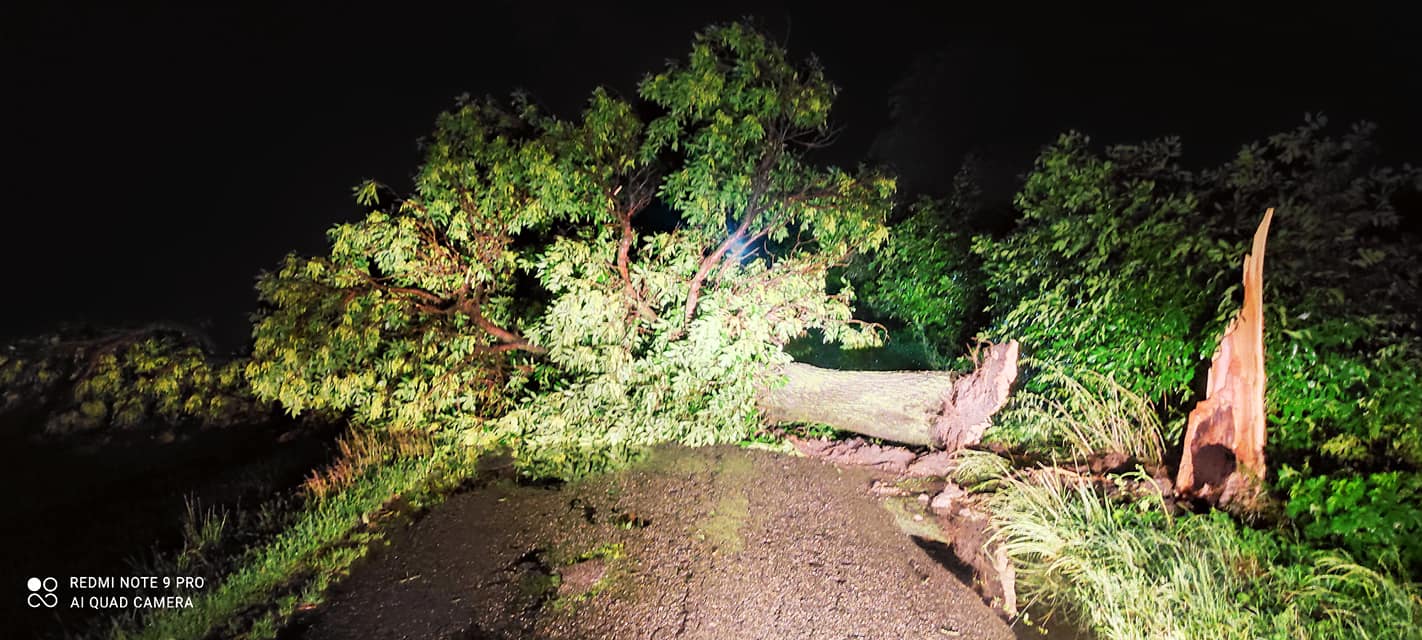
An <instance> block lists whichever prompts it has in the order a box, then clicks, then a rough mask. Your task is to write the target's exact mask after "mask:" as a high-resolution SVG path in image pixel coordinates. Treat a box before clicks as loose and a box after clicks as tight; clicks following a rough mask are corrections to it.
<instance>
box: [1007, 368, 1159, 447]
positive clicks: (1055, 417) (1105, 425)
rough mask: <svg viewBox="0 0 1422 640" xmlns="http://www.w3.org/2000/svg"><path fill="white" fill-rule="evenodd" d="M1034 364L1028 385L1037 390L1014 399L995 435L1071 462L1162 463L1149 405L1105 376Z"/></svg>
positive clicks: (1156, 417) (1156, 420)
mask: <svg viewBox="0 0 1422 640" xmlns="http://www.w3.org/2000/svg"><path fill="white" fill-rule="evenodd" d="M1037 366H1038V367H1039V370H1038V371H1037V373H1036V374H1035V376H1034V378H1033V386H1034V387H1036V388H1038V389H1039V390H1037V391H1022V392H1018V393H1017V394H1016V396H1014V398H1013V400H1012V402H1011V404H1010V405H1009V406H1008V407H1007V409H1006V410H1005V411H1004V412H1003V413H1002V415H1001V416H1000V417H999V418H998V419H997V422H998V424H999V425H1000V426H999V427H996V430H997V431H998V433H997V434H995V435H996V437H999V438H1001V437H1003V436H1004V435H1005V436H1007V437H1008V438H1009V439H1010V440H1012V442H1011V444H1013V445H1015V446H1017V447H1020V448H1024V449H1028V450H1033V449H1035V450H1047V451H1050V452H1053V453H1062V454H1065V455H1066V456H1067V457H1070V458H1076V459H1086V458H1089V457H1091V456H1092V455H1094V454H1098V453H1110V452H1117V453H1123V454H1126V455H1127V456H1130V457H1133V458H1135V459H1136V460H1137V461H1139V462H1141V463H1143V464H1146V465H1158V464H1160V463H1161V460H1162V458H1163V457H1164V452H1165V444H1164V437H1163V435H1164V428H1163V427H1162V426H1161V422H1160V417H1159V415H1158V414H1157V413H1156V411H1155V409H1154V408H1153V407H1152V406H1151V405H1150V403H1149V402H1147V401H1146V400H1145V399H1143V398H1141V397H1140V396H1139V395H1136V394H1135V393H1132V392H1131V391H1130V390H1129V389H1127V388H1125V387H1124V386H1122V385H1121V384H1120V383H1118V382H1116V381H1115V379H1113V378H1111V377H1109V376H1104V375H1101V374H1099V373H1095V372H1091V371H1081V372H1076V373H1073V374H1067V373H1066V372H1065V371H1063V370H1062V369H1061V368H1060V367H1059V366H1055V365H1043V364H1040V363H1039V364H1038V365H1037Z"/></svg>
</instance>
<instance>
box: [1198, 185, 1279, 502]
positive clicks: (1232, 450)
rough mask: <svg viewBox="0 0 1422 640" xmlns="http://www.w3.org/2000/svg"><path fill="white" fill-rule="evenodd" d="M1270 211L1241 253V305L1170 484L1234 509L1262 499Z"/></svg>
mask: <svg viewBox="0 0 1422 640" xmlns="http://www.w3.org/2000/svg"><path fill="white" fill-rule="evenodd" d="M1273 217H1274V210H1273V209H1269V210H1268V211H1267V212H1265V213H1264V220H1263V221H1262V222H1260V223H1259V229H1258V230H1257V231H1256V232H1255V233H1254V246H1253V249H1252V251H1251V253H1250V254H1249V255H1246V256H1245V257H1244V305H1243V307H1241V308H1240V310H1239V315H1238V316H1236V317H1235V319H1234V321H1233V322H1231V323H1230V326H1229V329H1228V330H1226V331H1225V334H1224V337H1223V338H1221V339H1220V345H1219V348H1218V349H1216V351H1215V355H1214V359H1213V361H1212V362H1211V363H1210V374H1209V379H1208V382H1207V384H1206V392H1205V399H1204V400H1202V401H1200V403H1199V404H1198V405H1196V406H1195V409H1194V410H1193V411H1191V412H1190V417H1189V421H1188V422H1187V426H1186V428H1185V449H1184V453H1183V454H1182V456H1181V458H1180V471H1179V473H1178V474H1177V476H1176V481H1175V490H1176V492H1177V493H1179V494H1180V495H1183V496H1188V497H1195V498H1200V499H1203V500H1205V501H1207V502H1209V503H1210V504H1213V505H1216V506H1221V507H1226V508H1229V509H1231V510H1234V511H1241V512H1255V511H1257V508H1258V505H1259V501H1260V500H1261V499H1262V498H1263V497H1264V474H1265V472H1266V471H1267V468H1266V467H1265V464H1264V438H1265V427H1264V243H1265V239H1266V237H1267V236H1268V234H1269V222H1270V221H1271V220H1272V219H1273Z"/></svg>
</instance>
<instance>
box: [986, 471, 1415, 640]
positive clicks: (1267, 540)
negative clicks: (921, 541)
mask: <svg viewBox="0 0 1422 640" xmlns="http://www.w3.org/2000/svg"><path fill="white" fill-rule="evenodd" d="M991 506H992V512H993V523H994V526H995V527H996V534H995V537H994V541H995V542H996V543H998V544H1000V545H1001V547H1002V549H1003V550H1004V551H1005V552H1006V553H1007V555H1008V556H1009V557H1010V558H1012V560H1013V562H1014V563H1015V565H1016V566H1017V580H1018V583H1017V584H1018V588H1019V590H1020V591H1021V595H1022V596H1024V597H1025V598H1026V599H1028V600H1030V601H1034V602H1036V603H1040V604H1042V605H1045V606H1046V607H1047V608H1049V609H1065V610H1066V611H1068V612H1070V613H1071V614H1072V615H1073V617H1075V618H1076V619H1077V620H1078V621H1079V622H1080V623H1081V624H1082V625H1083V626H1086V627H1088V628H1090V629H1091V630H1092V631H1093V632H1094V633H1096V634H1097V635H1098V636H1099V637H1101V638H1103V639H1105V640H1115V639H1122V640H1124V639H1126V638H1131V639H1142V638H1144V639H1157V638H1159V639H1162V640H1163V639H1167V638H1169V639H1175V640H1179V639H1190V638H1202V639H1203V638H1240V639H1245V638H1250V639H1253V638H1279V639H1285V638H1320V639H1322V638H1329V639H1349V638H1358V639H1363V638H1418V637H1422V633H1419V630H1418V625H1419V624H1422V600H1419V598H1418V596H1417V593H1416V591H1415V587H1414V585H1410V584H1407V583H1405V582H1403V581H1400V580H1398V579H1396V578H1394V577H1392V576H1390V575H1388V574H1386V573H1383V572H1380V571H1377V570H1373V569H1369V568H1367V567H1364V566H1361V565H1359V564H1356V563H1354V562H1353V561H1352V560H1351V559H1350V558H1349V557H1348V556H1347V555H1346V554H1343V553H1340V552H1328V551H1317V550H1313V549H1309V548H1307V547H1304V546H1301V545H1297V544H1292V543H1289V542H1288V541H1287V539H1286V538H1283V537H1280V536H1277V535H1274V534H1272V533H1271V532H1261V531H1253V530H1249V529H1245V528H1241V527H1239V526H1238V525H1236V524H1235V523H1234V522H1232V521H1231V520H1230V519H1229V518H1228V517H1227V516H1225V515H1224V514H1221V513H1212V514H1208V515H1185V516H1179V517H1173V516H1172V515H1171V514H1170V511H1169V509H1168V508H1167V507H1166V504H1165V502H1164V501H1163V500H1162V499H1159V497H1156V498H1145V499H1141V500H1136V501H1134V502H1129V503H1117V502H1115V501H1113V500H1112V499H1110V498H1107V497H1105V496H1104V495H1102V494H1101V493H1099V492H1098V491H1097V490H1096V489H1094V488H1093V487H1092V486H1091V485H1088V484H1079V483H1071V481H1069V480H1064V479H1063V475H1061V474H1058V473H1051V472H1045V471H1044V472H1037V473H1032V474H1029V475H1028V476H1027V477H1025V478H1024V477H1015V478H1012V479H1010V480H1008V481H1007V484H1006V485H1005V486H1004V488H1003V489H1002V490H1001V491H999V492H998V493H997V494H995V495H994V497H993V499H992V501H991Z"/></svg>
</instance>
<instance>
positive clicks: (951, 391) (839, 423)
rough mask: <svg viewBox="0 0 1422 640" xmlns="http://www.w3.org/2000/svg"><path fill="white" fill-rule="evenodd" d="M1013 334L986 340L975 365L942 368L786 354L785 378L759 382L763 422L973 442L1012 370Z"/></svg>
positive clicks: (946, 445)
mask: <svg viewBox="0 0 1422 640" xmlns="http://www.w3.org/2000/svg"><path fill="white" fill-rule="evenodd" d="M1017 350H1018V348H1017V342H1016V341H1009V342H1006V343H1003V344H994V345H988V346H987V347H986V348H985V349H983V351H982V352H981V354H980V362H979V363H978V367H977V369H976V370H974V371H973V372H972V373H970V374H968V375H965V376H960V375H957V374H953V373H949V372H946V371H837V370H834V369H822V368H820V367H815V366H811V365H808V364H802V363H799V362H792V363H790V364H789V365H786V366H785V367H784V368H783V369H781V370H780V371H779V374H780V375H782V376H784V377H785V384H784V385H780V386H775V385H771V386H770V387H768V388H765V389H762V390H761V393H760V395H759V397H758V398H757V399H756V405H757V406H758V407H759V408H760V410H761V414H762V415H763V416H764V418H765V420H766V422H768V423H771V424H776V423H793V422H799V423H814V424H827V425H829V426H831V427H834V428H836V429H842V430H844V431H852V432H854V433H858V434H861V435H866V436H871V437H875V438H882V439H884V440H890V441H893V442H900V443H903V444H910V445H921V446H930V447H934V448H938V449H946V450H949V451H953V450H957V449H960V448H962V447H966V446H971V445H974V444H977V443H978V442H979V441H980V440H981V439H982V436H983V431H984V430H985V429H987V427H988V425H989V424H991V421H990V419H991V418H992V416H993V414H995V413H997V412H998V410H1000V409H1002V406H1003V404H1005V403H1006V402H1007V395H1008V391H1009V390H1010V389H1011V386H1012V383H1013V381H1014V380H1015V379H1016V378H1017Z"/></svg>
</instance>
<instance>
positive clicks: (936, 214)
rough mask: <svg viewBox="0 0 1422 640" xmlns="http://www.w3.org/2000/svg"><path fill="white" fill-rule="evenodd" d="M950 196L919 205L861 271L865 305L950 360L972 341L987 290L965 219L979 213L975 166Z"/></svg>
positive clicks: (961, 174) (858, 273) (967, 168)
mask: <svg viewBox="0 0 1422 640" xmlns="http://www.w3.org/2000/svg"><path fill="white" fill-rule="evenodd" d="M953 187H954V188H953V194H952V195H951V196H950V197H948V198H946V199H944V200H942V201H938V200H933V199H930V198H922V199H920V200H919V201H918V202H916V203H914V204H913V206H912V207H910V209H909V214H908V216H907V217H906V218H905V219H904V220H902V221H900V222H899V223H897V224H895V225H893V227H892V228H891V232H890V236H889V240H888V242H886V243H884V246H882V247H880V248H879V250H878V251H876V252H874V253H873V254H872V255H871V256H870V259H869V260H868V261H866V262H863V263H860V264H861V265H862V266H859V265H856V266H857V268H856V269H855V271H856V274H855V275H856V276H857V277H856V280H858V281H859V282H860V285H859V286H860V293H861V295H862V296H863V300H864V303H865V306H866V307H867V308H868V309H870V310H871V311H872V312H874V313H876V314H878V315H880V316H886V317H889V318H892V319H894V320H897V321H899V322H902V323H904V324H906V325H907V326H908V328H909V329H910V330H911V331H914V332H917V333H918V335H917V336H916V337H917V338H920V339H921V340H923V342H924V343H926V344H927V345H930V346H935V347H939V348H941V349H942V350H943V351H945V352H947V353H957V352H958V351H959V350H960V349H961V347H962V345H963V344H964V343H965V342H966V341H967V339H968V337H969V336H970V334H971V331H972V330H973V329H974V327H973V326H972V325H971V323H972V321H973V320H975V319H976V316H977V314H978V310H979V308H980V307H981V306H982V299H981V292H982V283H981V282H980V277H979V274H978V269H977V260H976V258H974V256H973V255H972V253H971V251H970V249H971V231H972V230H971V228H970V227H969V223H968V219H969V218H970V217H971V216H973V215H974V214H975V213H976V208H977V206H978V203H977V186H976V183H975V181H974V177H973V173H972V169H971V165H965V166H964V168H963V170H962V171H960V172H959V173H958V175H957V176H955V178H954V180H953Z"/></svg>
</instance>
